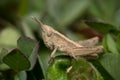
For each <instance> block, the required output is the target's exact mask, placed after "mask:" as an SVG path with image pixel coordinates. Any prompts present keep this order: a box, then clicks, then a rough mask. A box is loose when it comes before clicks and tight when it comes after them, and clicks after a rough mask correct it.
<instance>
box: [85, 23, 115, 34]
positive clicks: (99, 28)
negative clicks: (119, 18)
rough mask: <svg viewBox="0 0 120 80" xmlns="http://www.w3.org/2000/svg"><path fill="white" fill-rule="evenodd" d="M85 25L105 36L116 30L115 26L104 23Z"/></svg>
mask: <svg viewBox="0 0 120 80" xmlns="http://www.w3.org/2000/svg"><path fill="white" fill-rule="evenodd" d="M85 24H87V25H88V26H89V27H91V28H93V29H95V30H97V31H99V32H101V33H103V34H106V33H108V32H110V31H111V32H112V31H115V30H116V28H115V26H113V25H111V24H107V23H103V22H93V21H85Z"/></svg>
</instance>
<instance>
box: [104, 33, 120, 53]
mask: <svg viewBox="0 0 120 80" xmlns="http://www.w3.org/2000/svg"><path fill="white" fill-rule="evenodd" d="M106 37H107V46H108V49H109V51H111V52H112V53H116V54H118V53H119V52H118V50H117V44H116V42H115V40H114V39H113V37H112V36H111V35H110V34H107V35H106Z"/></svg>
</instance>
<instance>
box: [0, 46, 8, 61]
mask: <svg viewBox="0 0 120 80" xmlns="http://www.w3.org/2000/svg"><path fill="white" fill-rule="evenodd" d="M7 54H8V50H6V49H4V48H3V49H2V50H1V52H0V63H2V60H3V57H4V56H6V55H7Z"/></svg>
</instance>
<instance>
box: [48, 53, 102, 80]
mask: <svg viewBox="0 0 120 80" xmlns="http://www.w3.org/2000/svg"><path fill="white" fill-rule="evenodd" d="M70 66H72V69H71V70H70V72H69V73H68V74H67V73H66V71H67V69H68V68H69V67H70ZM74 79H75V80H89V79H90V80H103V78H102V76H101V75H100V73H99V72H98V71H97V70H96V69H95V68H94V67H93V65H92V64H91V63H89V62H87V61H86V60H85V59H81V58H80V59H79V60H72V58H70V57H69V56H65V55H62V56H57V57H55V59H54V61H53V62H52V63H51V64H50V65H49V67H48V70H47V80H74Z"/></svg>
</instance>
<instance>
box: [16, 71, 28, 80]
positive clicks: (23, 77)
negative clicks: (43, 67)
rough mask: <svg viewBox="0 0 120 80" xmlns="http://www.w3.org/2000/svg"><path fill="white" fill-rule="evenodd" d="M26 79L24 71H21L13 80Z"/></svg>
mask: <svg viewBox="0 0 120 80" xmlns="http://www.w3.org/2000/svg"><path fill="white" fill-rule="evenodd" d="M26 79H27V75H26V72H25V71H21V72H19V73H17V74H16V76H15V80H26Z"/></svg>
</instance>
